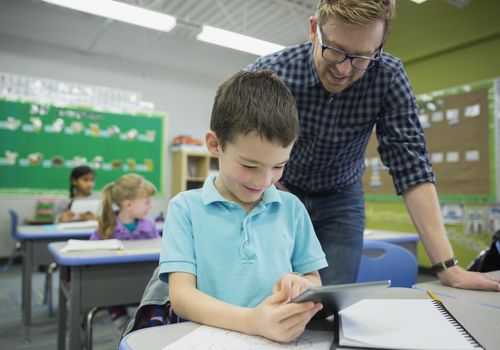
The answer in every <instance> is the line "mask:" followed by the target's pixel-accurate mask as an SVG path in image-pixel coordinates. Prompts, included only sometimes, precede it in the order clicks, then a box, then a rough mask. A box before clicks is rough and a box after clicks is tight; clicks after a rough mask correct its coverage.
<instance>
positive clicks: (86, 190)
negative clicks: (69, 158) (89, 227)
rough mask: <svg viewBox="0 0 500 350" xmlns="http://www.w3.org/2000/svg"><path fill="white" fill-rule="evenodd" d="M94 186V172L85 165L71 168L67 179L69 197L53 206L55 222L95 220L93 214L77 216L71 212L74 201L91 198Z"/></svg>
mask: <svg viewBox="0 0 500 350" xmlns="http://www.w3.org/2000/svg"><path fill="white" fill-rule="evenodd" d="M94 185H95V172H94V170H92V168H91V167H89V166H87V165H82V166H77V167H76V168H73V170H72V171H71V174H70V177H69V197H67V198H62V199H60V200H59V201H58V202H57V203H56V205H55V213H56V217H55V222H68V221H86V220H95V219H96V217H95V215H94V213H91V212H87V213H82V214H79V215H78V216H77V215H76V214H75V213H73V212H72V211H71V204H72V203H73V201H74V200H76V199H85V198H90V197H91V196H92V191H93V190H94Z"/></svg>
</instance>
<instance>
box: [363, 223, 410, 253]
mask: <svg viewBox="0 0 500 350" xmlns="http://www.w3.org/2000/svg"><path fill="white" fill-rule="evenodd" d="M363 238H364V239H366V240H378V241H383V242H387V243H393V244H396V245H399V246H402V247H403V248H406V249H408V250H409V251H410V252H412V253H413V255H415V256H417V243H418V241H420V236H419V235H418V234H416V233H409V232H398V231H388V230H376V229H365V231H364V234H363Z"/></svg>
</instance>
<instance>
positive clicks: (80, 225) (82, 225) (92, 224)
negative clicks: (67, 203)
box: [55, 220, 98, 231]
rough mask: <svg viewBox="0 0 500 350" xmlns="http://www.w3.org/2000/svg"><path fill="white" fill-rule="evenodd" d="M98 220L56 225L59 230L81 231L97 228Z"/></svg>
mask: <svg viewBox="0 0 500 350" xmlns="http://www.w3.org/2000/svg"><path fill="white" fill-rule="evenodd" d="M97 225H98V224H97V220H87V221H74V222H62V223H60V224H57V225H55V226H56V228H57V229H58V230H65V231H66V230H81V229H95V228H97Z"/></svg>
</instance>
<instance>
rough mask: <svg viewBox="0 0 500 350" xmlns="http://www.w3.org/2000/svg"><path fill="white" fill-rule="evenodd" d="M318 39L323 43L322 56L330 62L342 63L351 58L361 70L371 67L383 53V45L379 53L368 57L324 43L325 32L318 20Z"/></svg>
mask: <svg viewBox="0 0 500 350" xmlns="http://www.w3.org/2000/svg"><path fill="white" fill-rule="evenodd" d="M318 39H319V44H320V45H321V56H323V58H324V59H325V60H326V61H328V62H330V63H342V62H344V61H345V60H347V59H349V60H351V65H352V66H353V67H354V68H356V69H359V70H367V69H370V68H371V67H373V66H374V65H375V63H377V62H378V61H380V54H381V53H382V45H380V47H379V48H378V49H377V51H378V52H377V54H376V55H375V57H367V56H359V55H351V54H348V53H347V52H345V51H343V50H341V49H338V48H336V47H333V46H329V45H327V44H324V43H323V32H322V31H321V26H320V24H319V22H318Z"/></svg>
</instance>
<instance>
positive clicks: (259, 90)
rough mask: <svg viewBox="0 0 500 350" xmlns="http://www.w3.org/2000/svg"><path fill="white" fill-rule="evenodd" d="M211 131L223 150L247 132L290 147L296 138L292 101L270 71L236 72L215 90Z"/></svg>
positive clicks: (291, 97)
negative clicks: (215, 135)
mask: <svg viewBox="0 0 500 350" xmlns="http://www.w3.org/2000/svg"><path fill="white" fill-rule="evenodd" d="M210 129H211V130H212V131H214V132H215V133H216V134H217V138H218V140H219V143H220V145H221V147H222V149H224V147H225V145H226V144H227V143H230V142H232V141H234V139H235V138H236V136H238V135H240V134H243V135H246V134H248V133H250V132H255V133H257V135H259V136H260V137H261V138H263V139H266V140H268V141H271V142H276V143H279V144H281V145H282V146H283V147H286V146H289V145H290V144H291V143H293V142H295V140H296V139H297V137H298V135H299V117H298V112H297V108H296V106H295V99H294V97H293V95H292V93H291V92H290V90H289V89H288V87H287V86H286V85H285V84H284V83H283V82H282V81H281V80H280V78H279V77H278V76H277V75H276V74H275V73H274V72H273V71H272V70H269V69H263V70H257V71H252V72H247V71H239V72H237V73H236V74H234V75H233V76H232V77H230V78H229V79H227V80H226V81H225V82H224V83H222V85H221V86H219V88H218V89H217V93H216V95H215V101H214V105H213V108H212V116H211V119H210Z"/></svg>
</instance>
